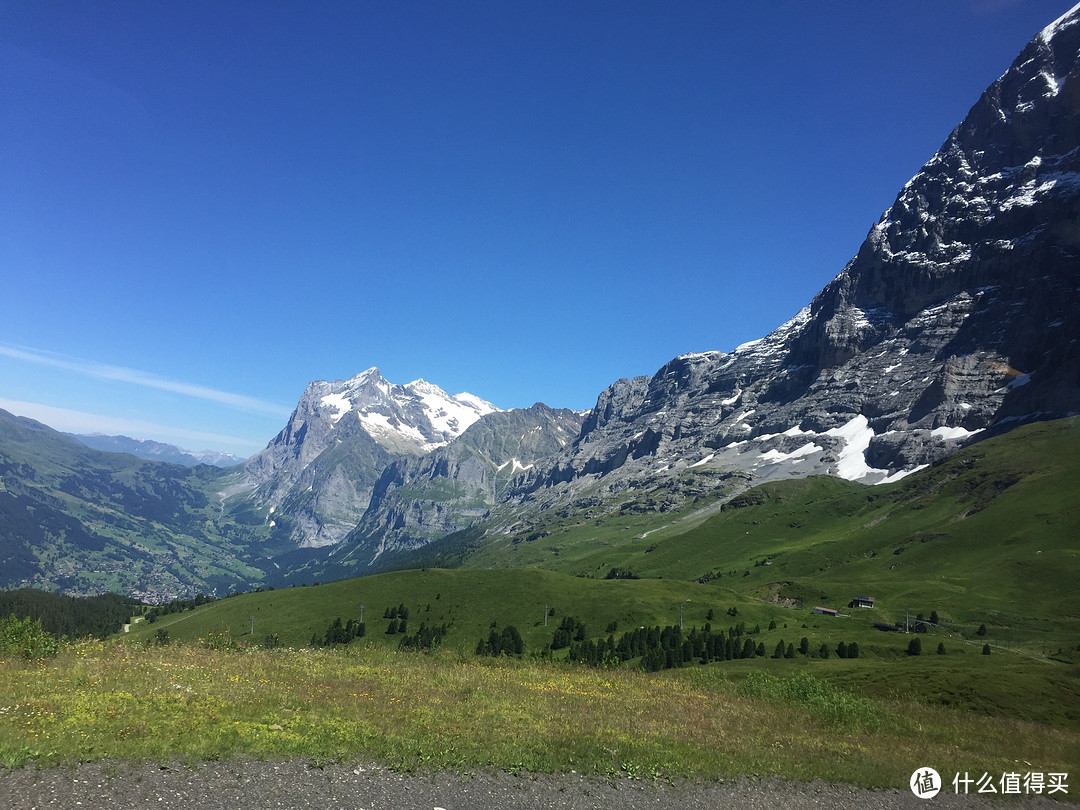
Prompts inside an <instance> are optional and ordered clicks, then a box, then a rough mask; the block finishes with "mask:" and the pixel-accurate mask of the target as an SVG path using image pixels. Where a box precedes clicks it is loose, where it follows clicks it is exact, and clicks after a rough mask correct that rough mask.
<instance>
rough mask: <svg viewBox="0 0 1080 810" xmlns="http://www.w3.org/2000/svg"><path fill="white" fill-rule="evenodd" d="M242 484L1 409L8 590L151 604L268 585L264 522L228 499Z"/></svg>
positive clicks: (2, 533) (3, 581) (1, 539)
mask: <svg viewBox="0 0 1080 810" xmlns="http://www.w3.org/2000/svg"><path fill="white" fill-rule="evenodd" d="M237 475H238V474H237V473H236V472H235V471H232V472H230V471H222V470H220V469H218V468H216V467H209V466H205V465H202V466H198V467H184V466H181V465H177V464H165V463H160V462H154V461H147V460H145V459H140V458H136V457H135V456H132V455H128V454H125V453H105V452H100V451H97V450H91V449H90V448H88V447H86V446H84V445H82V444H81V443H79V442H78V441H76V440H75V439H72V438H70V437H67V436H64V435H63V434H60V433H58V432H56V431H54V430H52V429H50V428H47V427H45V426H44V425H41V424H39V423H37V422H34V421H33V420H31V419H22V418H18V417H15V416H12V415H11V414H9V413H7V412H5V411H0V586H2V587H19V586H32V587H37V588H45V589H58V590H63V591H65V592H68V593H100V592H102V591H118V592H125V593H138V594H139V595H141V596H143V597H144V598H152V597H154V596H155V595H156V594H177V593H185V592H191V593H194V592H195V591H198V590H212V589H214V588H221V589H223V590H225V589H228V588H229V587H235V586H236V585H237V583H258V582H261V581H262V579H263V576H264V574H263V571H262V570H261V569H260V568H259V567H258V566H259V564H260V563H262V562H263V559H262V558H263V555H264V553H265V547H264V546H263V544H262V541H263V539H264V537H265V536H266V535H267V534H268V529H266V527H265V520H263V519H262V517H261V516H253V517H252V518H251V519H250V520H249V521H248V522H247V523H246V524H245V522H244V520H243V519H242V516H241V519H238V518H236V517H234V516H231V515H229V514H228V513H227V511H226V510H225V508H224V503H223V502H222V501H221V500H220V498H219V496H218V492H219V491H220V490H223V489H225V488H227V487H228V486H229V485H230V484H233V483H235V479H236V478H237Z"/></svg>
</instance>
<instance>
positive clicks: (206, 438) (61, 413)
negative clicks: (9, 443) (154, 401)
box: [0, 398, 263, 450]
mask: <svg viewBox="0 0 1080 810" xmlns="http://www.w3.org/2000/svg"><path fill="white" fill-rule="evenodd" d="M0 409H3V410H5V411H9V412H10V413H13V414H15V415H17V416H26V417H29V418H30V419H36V420H37V421H38V422H42V423H43V424H46V425H48V426H49V427H51V428H53V429H54V430H60V431H63V432H65V433H81V434H92V433H104V434H106V435H110V436H114V435H123V436H132V437H137V438H146V437H154V438H158V440H159V441H162V440H164V438H165V437H167V438H168V439H169V440H170V441H173V442H175V441H182V442H185V443H186V444H188V445H190V444H191V443H197V444H198V445H199V447H195V448H192V449H196V450H197V449H202V447H221V446H229V447H252V448H258V447H261V446H262V444H263V443H262V442H257V441H253V440H251V439H244V438H241V437H239V436H225V435H223V434H220V433H207V432H203V431H198V430H184V429H183V428H178V427H174V426H171V425H159V424H155V423H154V422H145V421H143V420H141V419H125V418H123V417H116V416H103V415H102V414H98V413H87V412H86V411H76V410H72V409H70V408H56V407H53V406H52V405H42V404H41V403H39V402H23V401H21V400H15V399H3V398H0Z"/></svg>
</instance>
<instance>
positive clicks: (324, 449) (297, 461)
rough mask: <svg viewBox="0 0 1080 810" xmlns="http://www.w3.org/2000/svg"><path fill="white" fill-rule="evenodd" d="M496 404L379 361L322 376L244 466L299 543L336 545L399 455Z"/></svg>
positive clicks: (448, 435) (446, 435)
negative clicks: (400, 373)
mask: <svg viewBox="0 0 1080 810" xmlns="http://www.w3.org/2000/svg"><path fill="white" fill-rule="evenodd" d="M496 410H497V409H496V408H495V406H494V405H492V404H491V403H489V402H485V401H483V400H481V399H479V398H478V397H474V396H472V395H471V394H458V395H456V396H450V395H449V394H447V393H446V392H445V391H443V390H442V389H441V388H439V387H438V386H436V385H432V384H431V383H428V382H425V381H424V380H416V381H414V382H411V383H409V384H407V385H397V384H394V383H391V382H388V381H387V380H385V379H384V378H383V376H382V374H380V373H379V370H378V369H377V368H370V369H368V370H367V371H364V372H362V373H360V374H357V375H356V376H355V377H352V378H350V379H348V380H338V381H336V382H325V381H321V380H318V381H315V382H312V383H311V384H310V385H308V387H307V390H305V391H304V393H303V395H302V396H301V397H300V402H299V403H298V404H297V406H296V410H294V411H293V414H292V416H291V417H290V419H289V423H288V424H287V425H286V426H285V428H284V429H283V430H282V431H281V432H280V433H279V434H278V435H277V436H276V437H275V438H274V440H273V441H271V442H270V444H269V445H268V446H267V447H266V449H265V450H263V451H262V452H261V453H258V454H256V455H255V456H252V457H251V458H250V459H249V460H248V462H247V464H246V465H245V472H246V474H247V479H248V483H249V485H250V486H251V487H253V488H254V489H255V499H256V501H257V502H258V503H259V504H260V505H261V506H263V507H268V508H269V510H270V512H271V513H272V514H274V515H276V517H275V518H274V519H275V520H283V521H288V523H289V526H290V530H291V537H292V539H293V541H294V542H295V543H296V544H297V545H300V546H314V547H317V546H326V545H333V544H335V543H338V542H340V541H341V540H342V539H343V538H344V537H345V536H346V535H347V534H348V533H349V532H350V531H351V530H352V529H353V528H354V527H355V526H356V524H357V521H358V520H359V519H360V516H361V515H363V514H364V511H365V510H366V509H367V507H368V503H369V501H370V499H371V492H372V489H373V487H374V485H375V483H376V482H377V481H378V480H379V477H380V476H381V475H382V473H383V470H384V469H386V467H387V466H389V465H390V464H391V463H392V462H393V461H395V460H398V459H400V458H402V457H413V456H421V455H424V454H427V453H429V452H431V451H432V450H434V449H435V448H438V447H442V446H444V445H446V444H447V443H449V442H450V441H452V440H454V439H456V438H457V437H458V436H460V435H461V434H462V433H463V432H464V431H465V429H466V428H468V427H469V425H471V424H472V423H473V422H475V421H476V420H477V419H479V418H480V417H481V416H483V415H484V414H489V413H494V412H496Z"/></svg>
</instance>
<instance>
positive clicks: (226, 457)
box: [68, 433, 244, 467]
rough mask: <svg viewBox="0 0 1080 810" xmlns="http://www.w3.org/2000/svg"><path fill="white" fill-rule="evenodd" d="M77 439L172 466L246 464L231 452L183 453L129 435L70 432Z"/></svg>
mask: <svg viewBox="0 0 1080 810" xmlns="http://www.w3.org/2000/svg"><path fill="white" fill-rule="evenodd" d="M68 435H69V436H72V437H73V438H75V439H78V440H79V441H80V442H82V443H83V444H85V445H86V446H87V447H91V448H93V449H94V450H105V451H107V452H110V453H130V454H131V455H133V456H138V457H139V458H147V459H151V460H153V461H166V462H168V463H170V464H185V465H187V466H189V467H193V466H195V465H196V464H211V465H213V466H215V467H233V466H235V465H237V464H243V463H244V459H242V458H240V457H239V456H234V455H233V454H232V453H222V452H220V451H218V450H183V449H181V448H179V447H177V446H176V445H173V444H165V443H163V442H155V441H151V440H149V439H132V438H129V437H128V436H105V435H103V434H101V433H94V434H91V435H82V434H77V433H69V434H68Z"/></svg>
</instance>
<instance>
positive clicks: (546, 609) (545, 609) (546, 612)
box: [544, 605, 550, 627]
mask: <svg viewBox="0 0 1080 810" xmlns="http://www.w3.org/2000/svg"><path fill="white" fill-rule="evenodd" d="M549 609H550V607H549V606H548V605H544V627H547V615H548V610H549Z"/></svg>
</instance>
